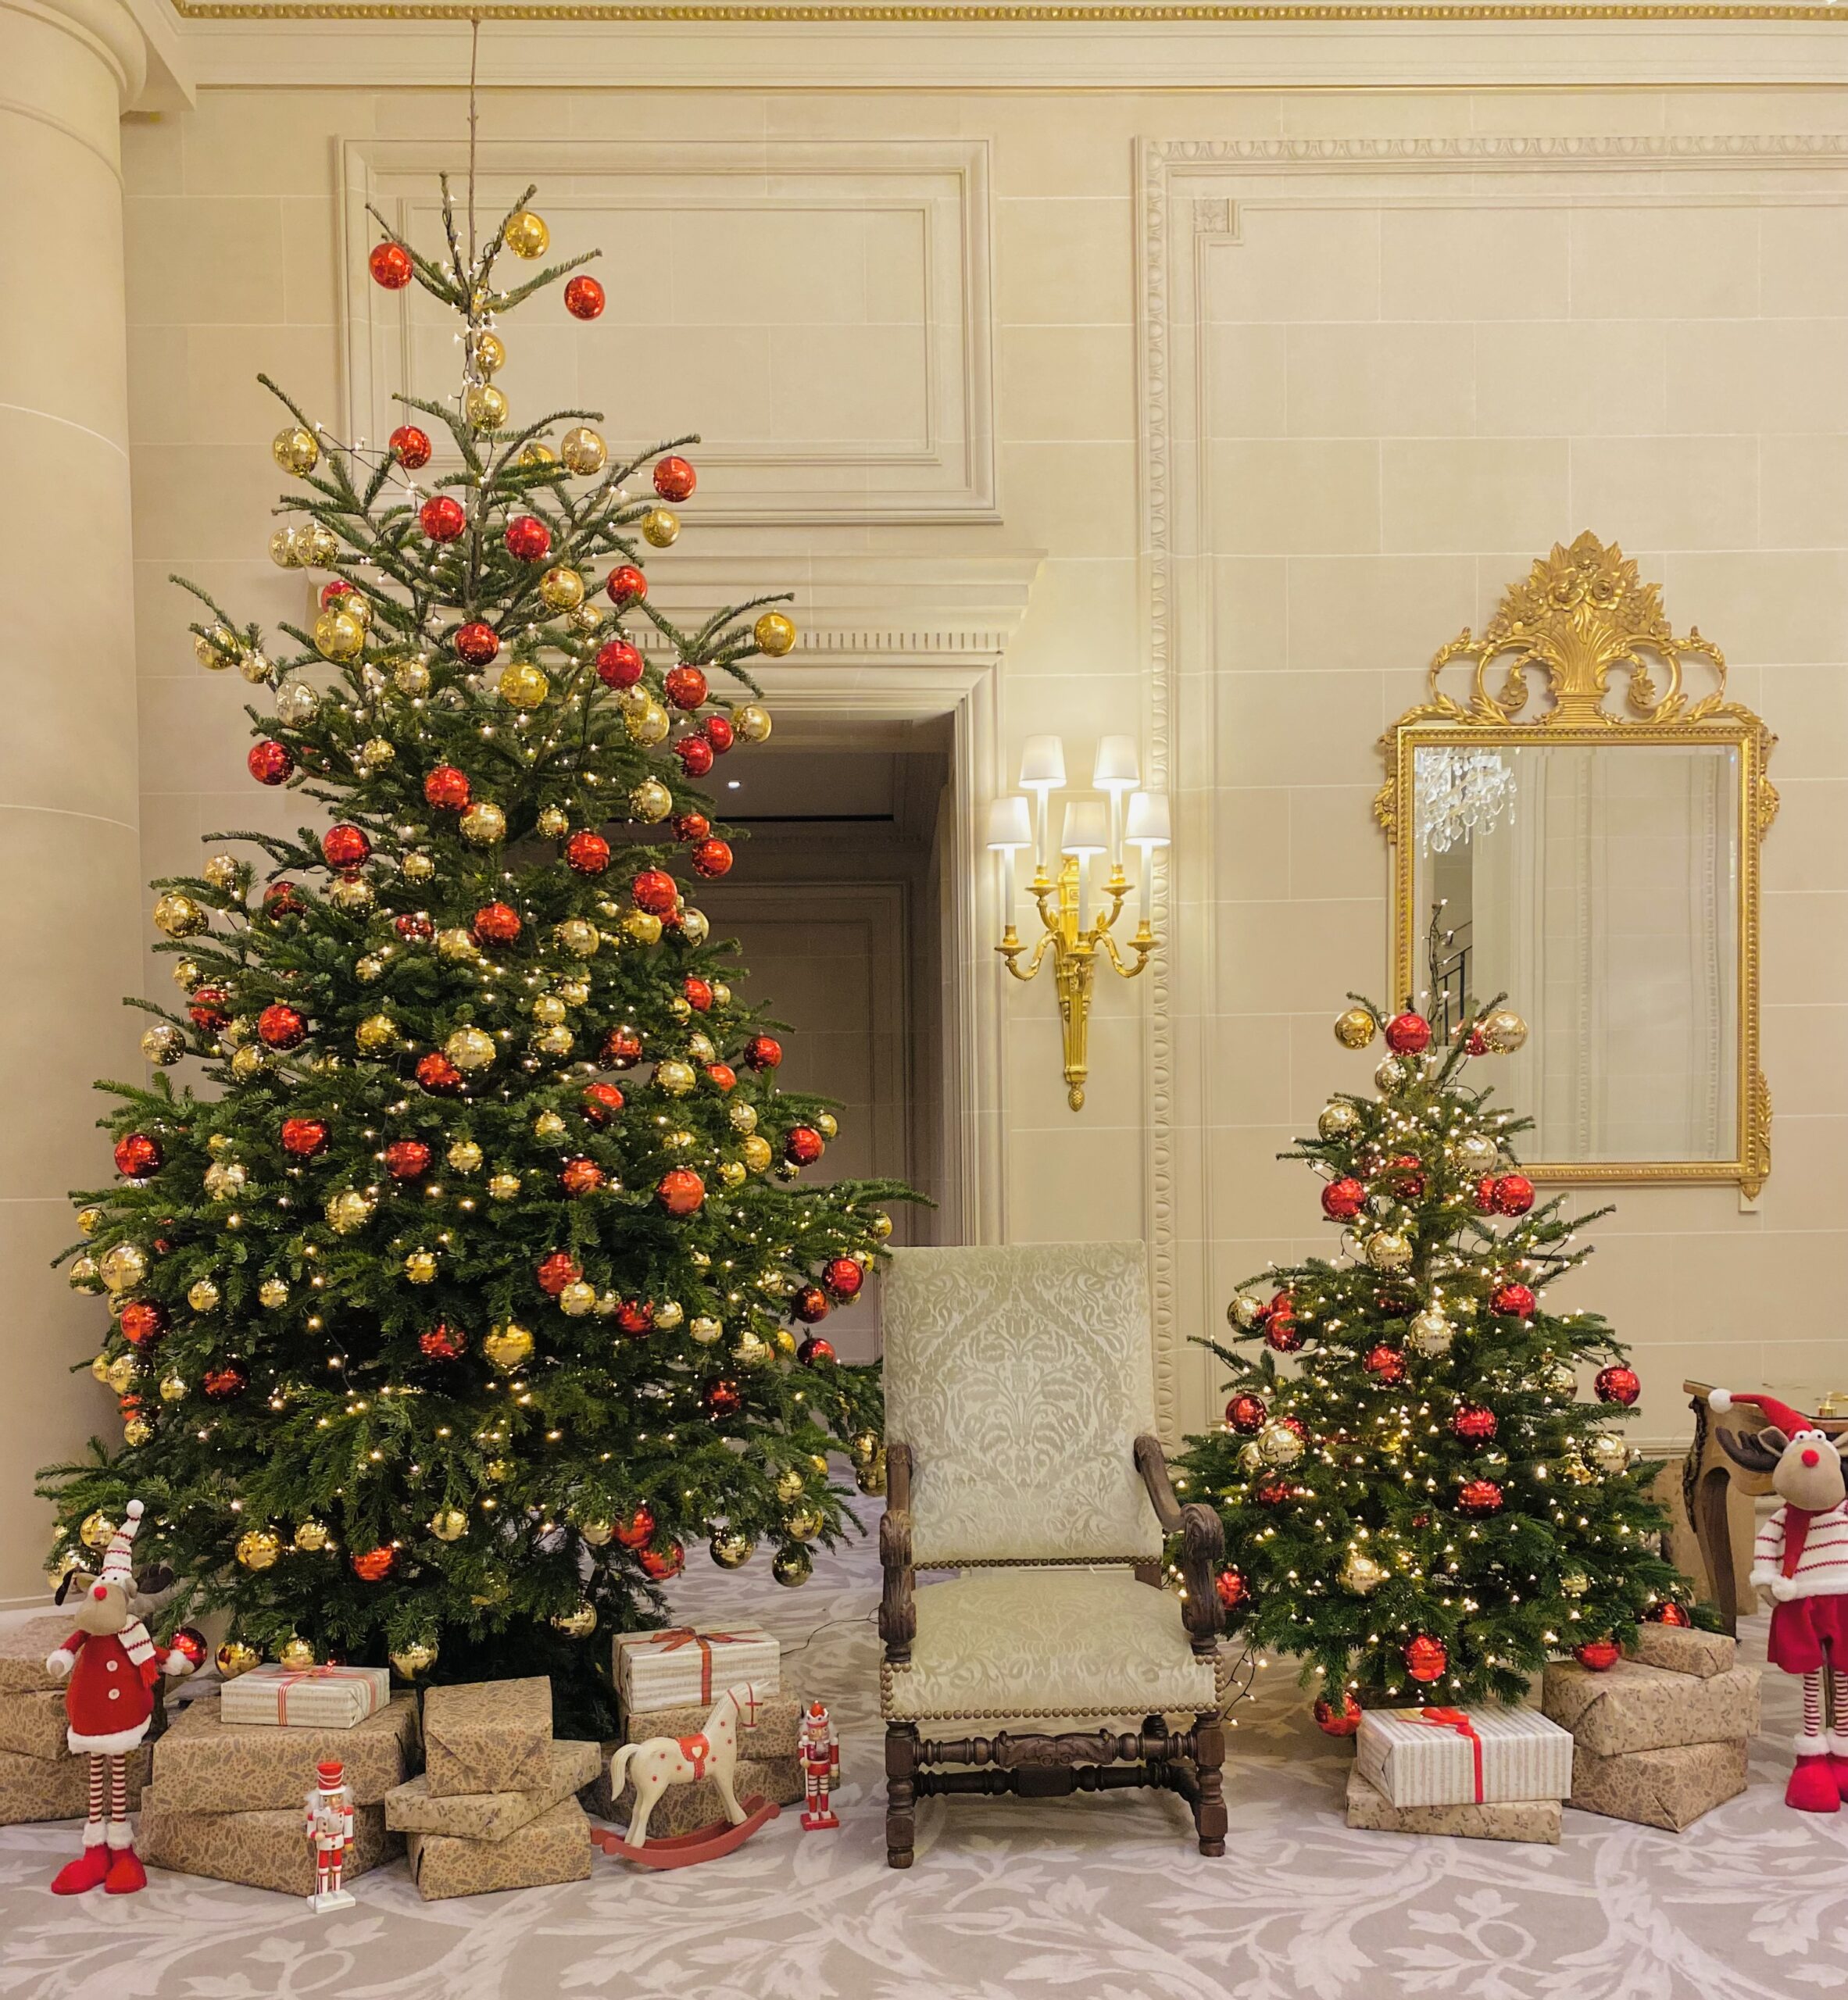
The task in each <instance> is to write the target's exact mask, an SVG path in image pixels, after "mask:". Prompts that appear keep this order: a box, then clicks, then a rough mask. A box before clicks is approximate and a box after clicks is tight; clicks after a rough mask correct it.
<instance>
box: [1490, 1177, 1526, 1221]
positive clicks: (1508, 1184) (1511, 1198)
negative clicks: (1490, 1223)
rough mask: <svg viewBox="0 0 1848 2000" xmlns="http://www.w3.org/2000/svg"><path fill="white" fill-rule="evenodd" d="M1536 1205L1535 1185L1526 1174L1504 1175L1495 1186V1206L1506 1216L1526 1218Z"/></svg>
mask: <svg viewBox="0 0 1848 2000" xmlns="http://www.w3.org/2000/svg"><path fill="white" fill-rule="evenodd" d="M1495 1205H1496V1211H1497V1212H1498V1213H1499V1214H1502V1215H1504V1216H1524V1215H1525V1214H1526V1213H1527V1212H1528V1209H1531V1208H1532V1206H1533V1205H1534V1184H1533V1183H1532V1181H1531V1180H1528V1177H1527V1176H1526V1175H1525V1173H1504V1174H1503V1176H1502V1177H1501V1178H1500V1180H1498V1181H1496V1184H1495Z"/></svg>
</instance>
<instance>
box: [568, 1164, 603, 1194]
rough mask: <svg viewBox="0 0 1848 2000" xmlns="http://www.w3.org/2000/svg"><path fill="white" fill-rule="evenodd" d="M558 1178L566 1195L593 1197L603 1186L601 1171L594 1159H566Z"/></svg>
mask: <svg viewBox="0 0 1848 2000" xmlns="http://www.w3.org/2000/svg"><path fill="white" fill-rule="evenodd" d="M558 1178H559V1186H560V1187H562V1188H563V1189H564V1191H565V1192H566V1193H567V1195H594V1194H595V1192H596V1191H597V1190H598V1189H599V1188H601V1187H602V1184H603V1170H602V1167H600V1166H598V1164H597V1163H596V1162H595V1160H594V1159H568V1160H567V1161H566V1162H565V1163H564V1165H563V1166H562V1167H560V1168H559V1175H558Z"/></svg>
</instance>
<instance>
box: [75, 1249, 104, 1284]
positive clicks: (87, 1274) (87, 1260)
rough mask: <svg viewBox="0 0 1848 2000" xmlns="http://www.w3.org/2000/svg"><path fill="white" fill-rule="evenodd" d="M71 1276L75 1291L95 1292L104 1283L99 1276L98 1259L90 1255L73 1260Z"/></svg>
mask: <svg viewBox="0 0 1848 2000" xmlns="http://www.w3.org/2000/svg"><path fill="white" fill-rule="evenodd" d="M101 1284H102V1279H101V1278H100V1277H98V1274H97V1269H96V1259H95V1258H94V1257H91V1256H89V1255H84V1256H80V1257H73V1259H71V1265H70V1287H71V1290H72V1291H97V1290H98V1289H99V1288H100V1287H101Z"/></svg>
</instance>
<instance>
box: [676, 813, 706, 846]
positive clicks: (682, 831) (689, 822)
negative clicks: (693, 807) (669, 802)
mask: <svg viewBox="0 0 1848 2000" xmlns="http://www.w3.org/2000/svg"><path fill="white" fill-rule="evenodd" d="M712 830H713V823H712V822H711V820H709V819H707V817H706V815H705V814H704V813H677V814H676V815H675V816H674V838H675V839H676V840H681V841H686V842H687V844H688V845H689V846H691V845H692V843H693V842H694V841H702V840H704V839H705V838H706V835H707V834H710V832H711V831H712Z"/></svg>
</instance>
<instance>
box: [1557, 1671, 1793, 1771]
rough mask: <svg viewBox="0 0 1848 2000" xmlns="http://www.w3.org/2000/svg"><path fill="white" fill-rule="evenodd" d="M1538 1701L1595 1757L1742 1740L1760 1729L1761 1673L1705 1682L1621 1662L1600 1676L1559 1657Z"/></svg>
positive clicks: (1722, 1675) (1723, 1676) (1725, 1675)
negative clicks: (1759, 1696) (1759, 1682)
mask: <svg viewBox="0 0 1848 2000" xmlns="http://www.w3.org/2000/svg"><path fill="white" fill-rule="evenodd" d="M1540 1705H1541V1707H1542V1709H1544V1710H1545V1711H1546V1713H1547V1714H1548V1715H1550V1716H1551V1717H1552V1718H1553V1720H1554V1721H1555V1722H1557V1723H1560V1725H1562V1727H1564V1728H1567V1729H1569V1730H1571V1732H1572V1736H1573V1738H1574V1741H1576V1742H1577V1743H1578V1745H1579V1747H1580V1748H1582V1749H1585V1750H1589V1751H1590V1752H1592V1755H1594V1756H1597V1757H1616V1756H1620V1755H1622V1754H1623V1752H1625V1751H1627V1750H1672V1749H1675V1748H1679V1747H1680V1746H1681V1745H1684V1744H1689V1743H1736V1742H1738V1741H1740V1740H1741V1739H1742V1738H1745V1737H1748V1736H1750V1735H1752V1734H1753V1733H1754V1732H1755V1731H1756V1730H1757V1727H1758V1672H1757V1668H1755V1667H1750V1666H1735V1667H1731V1668H1729V1669H1728V1670H1727V1671H1726V1672H1725V1673H1710V1674H1708V1675H1707V1677H1705V1678H1704V1679H1701V1678H1700V1677H1696V1676H1695V1675H1693V1674H1691V1673H1669V1672H1668V1671H1667V1670H1665V1669H1664V1668H1662V1667H1659V1666H1642V1665H1641V1664H1640V1663H1639V1662H1637V1661H1635V1660H1628V1659H1620V1660H1619V1661H1618V1662H1617V1664H1616V1666H1613V1667H1611V1668H1610V1669H1608V1670H1607V1671H1606V1672H1604V1673H1593V1672H1592V1670H1591V1669H1590V1668H1589V1667H1584V1666H1580V1665H1579V1664H1578V1662H1577V1661H1576V1660H1554V1661H1553V1662H1552V1663H1550V1665H1549V1666H1548V1667H1547V1669H1546V1673H1545V1674H1544V1676H1542V1680H1541V1683H1540Z"/></svg>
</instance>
